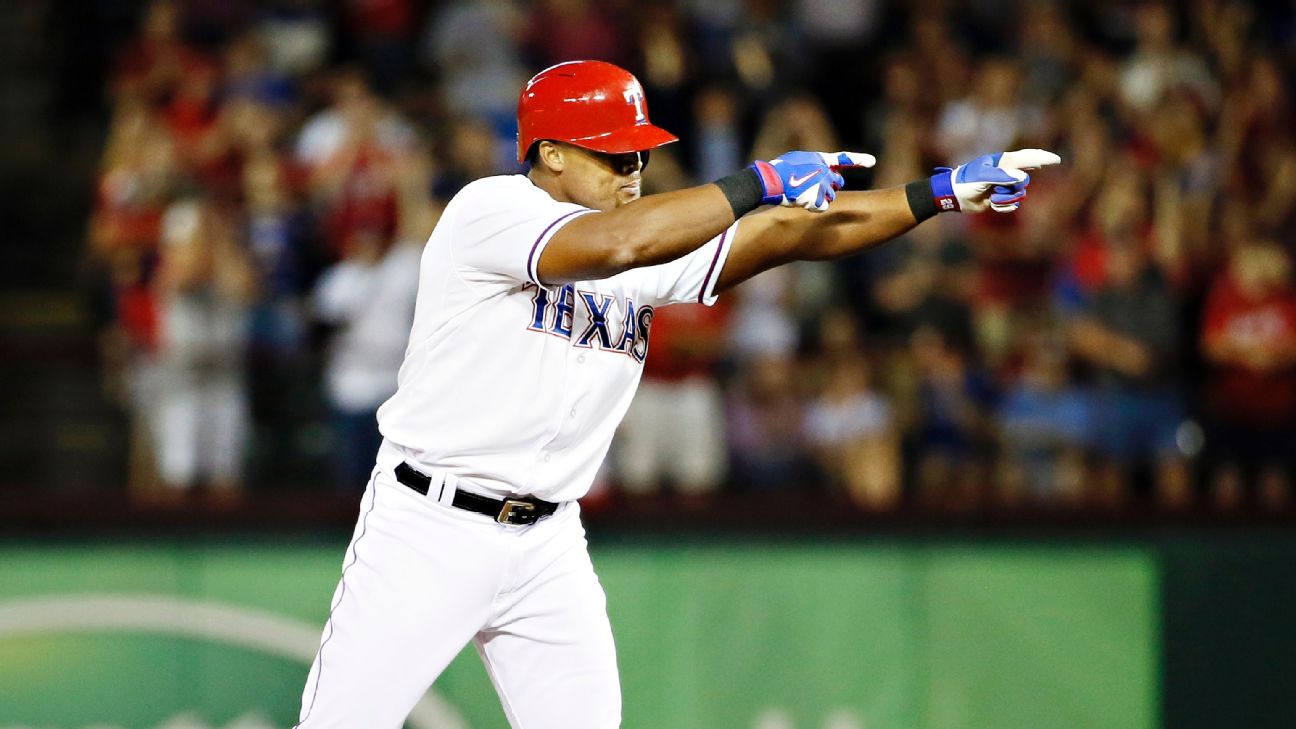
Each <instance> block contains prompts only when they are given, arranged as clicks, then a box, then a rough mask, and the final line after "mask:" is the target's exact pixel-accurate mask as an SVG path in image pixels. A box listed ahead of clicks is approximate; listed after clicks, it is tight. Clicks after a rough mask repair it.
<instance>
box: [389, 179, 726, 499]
mask: <svg viewBox="0 0 1296 729" xmlns="http://www.w3.org/2000/svg"><path fill="white" fill-rule="evenodd" d="M592 212H595V211H593V210H591V209H589V208H585V207H582V206H579V205H575V204H572V203H563V202H558V201H556V200H554V199H553V198H552V197H550V196H549V194H548V193H546V192H545V191H544V190H541V189H540V188H538V187H536V186H535V185H534V184H533V183H532V182H531V181H530V180H529V179H527V178H526V177H525V176H523V175H507V176H498V177H488V178H485V179H482V180H478V181H476V182H473V183H471V184H469V185H468V186H467V187H465V188H464V189H463V190H462V191H460V192H459V194H457V195H455V197H454V198H453V199H452V200H451V201H450V203H449V204H448V205H447V206H446V209H445V212H444V213H443V215H442V217H441V220H440V222H438V223H437V226H436V229H435V230H434V231H433V232H432V236H431V238H430V239H429V240H428V244H427V247H426V248H425V249H424V251H423V256H422V260H421V263H420V278H419V289H418V303H417V305H416V308H415V314H414V326H413V328H412V330H411V332H410V341H409V345H408V347H407V349H406V352H405V360H404V362H403V364H402V365H401V368H400V375H399V378H398V381H397V382H398V386H397V391H396V394H395V395H393V396H392V397H391V399H389V400H388V401H387V402H386V403H385V404H384V405H383V406H382V408H381V409H379V411H378V422H379V427H380V428H381V430H382V433H383V435H384V436H385V437H386V438H387V440H388V442H389V443H392V444H395V445H397V446H399V447H400V448H402V449H404V450H405V452H406V453H407V455H408V456H409V459H410V460H411V461H412V462H411V465H412V466H414V467H415V468H418V467H420V466H421V467H422V468H423V469H427V470H436V469H440V470H444V471H448V472H450V473H452V474H454V475H456V476H458V477H459V479H460V484H461V487H463V486H465V485H468V487H469V489H470V490H476V491H480V492H482V493H484V494H487V495H497V496H502V495H505V494H513V495H530V496H535V497H537V498H541V499H546V500H550V501H567V500H570V499H577V498H580V497H581V496H583V495H584V494H585V493H586V491H588V489H589V486H590V484H591V483H592V481H593V480H594V476H595V473H596V472H597V470H598V468H599V466H600V464H601V463H602V461H603V458H604V457H605V456H606V454H607V450H608V447H609V445H610V444H611V442H612V436H613V434H614V432H615V431H616V428H617V425H618V424H619V423H620V422H621V419H622V417H623V416H624V415H625V412H626V409H627V408H628V407H629V405H630V401H631V399H632V398H633V397H634V392H635V388H636V387H637V385H638V382H639V377H640V374H641V373H642V371H643V361H644V357H645V356H646V355H647V351H648V340H649V333H650V329H651V326H652V318H653V310H654V307H657V306H662V305H665V304H673V303H679V302H686V301H695V302H701V303H704V304H707V305H711V304H713V303H714V302H715V293H714V288H715V285H716V281H717V279H718V278H719V275H720V270H721V269H722V268H723V266H724V263H725V258H726V257H727V256H728V253H729V248H730V245H731V243H732V241H733V234H734V230H735V228H736V226H737V223H735V224H734V225H733V226H731V227H730V228H729V229H728V230H726V231H725V232H723V233H722V234H721V235H719V236H717V237H716V238H714V239H712V240H711V241H709V242H708V243H706V244H705V245H703V246H702V247H700V248H698V249H696V250H695V251H693V252H692V253H689V254H687V255H685V256H683V257H681V258H679V259H677V260H675V261H672V262H669V263H665V264H662V265H658V266H650V267H645V268H638V269H633V270H630V271H626V272H624V273H621V274H618V275H616V276H612V277H610V278H607V279H603V280H600V281H586V282H579V283H575V284H568V285H565V286H545V285H543V284H541V283H540V282H539V281H538V279H537V275H536V266H537V264H538V261H539V259H540V255H541V253H542V252H543V251H544V248H545V246H546V245H547V244H548V242H549V241H550V240H551V239H552V238H553V236H554V234H555V233H556V232H557V231H558V230H559V229H560V228H561V226H562V225H564V224H565V223H567V222H569V221H571V220H573V219H575V218H576V217H578V216H580V215H586V214H589V213H592ZM465 481H466V482H467V483H465Z"/></svg>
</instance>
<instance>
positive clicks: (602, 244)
mask: <svg viewBox="0 0 1296 729" xmlns="http://www.w3.org/2000/svg"><path fill="white" fill-rule="evenodd" d="M674 141H676V137H675V136H674V135H672V134H670V133H669V132H667V131H665V130H664V129H661V128H659V127H656V126H654V125H653V124H652V123H650V122H649V120H648V109H647V106H646V103H645V100H644V94H643V89H642V87H641V86H640V85H639V82H638V81H637V80H636V79H635V78H634V76H632V75H631V74H630V73H628V72H626V71H625V70H623V69H621V68H618V67H616V66H613V65H610V64H607V63H602V62H596V61H576V62H571V63H563V64H559V65H557V66H553V67H552V68H548V69H546V70H544V71H542V72H540V73H539V74H537V75H536V76H535V77H534V78H532V79H531V80H530V81H529V82H528V83H527V85H526V87H525V88H524V89H523V91H522V93H521V97H520V98H519V100H518V156H519V161H522V160H525V161H527V162H529V163H530V170H529V172H528V173H527V174H525V175H504V176H498V177H488V178H485V179H481V180H477V181H476V182H473V183H471V184H469V185H468V186H466V187H465V188H464V189H463V190H462V191H460V192H459V194H457V195H456V196H455V197H454V198H453V199H452V200H451V201H450V203H449V204H448V205H447V206H446V208H445V212H444V213H443V215H442V217H441V219H440V222H439V223H438V224H437V226H436V229H435V230H434V231H433V232H432V236H431V238H430V239H429V240H428V243H427V246H426V248H425V250H424V252H423V256H422V260H421V263H420V280H419V289H418V302H417V305H416V311H415V318H414V325H413V328H412V330H411V332H410V339H409V345H408V347H407V349H406V353H405V360H404V363H403V364H402V366H401V369H400V375H399V378H398V389H397V392H396V394H395V395H393V396H392V397H391V399H390V400H388V401H387V402H386V403H385V404H384V405H383V406H382V408H381V409H380V410H379V412H378V422H379V426H380V428H381V430H382V433H383V436H384V441H383V445H382V447H381V449H380V450H379V453H378V459H377V466H376V467H375V468H374V470H373V473H372V475H371V476H370V479H369V484H368V487H367V489H366V491H365V495H364V498H363V499H362V501H361V505H360V516H359V519H358V521H357V524H356V529H355V534H354V536H353V537H352V540H351V544H350V546H349V547H348V548H347V551H346V554H345V557H344V559H343V567H342V577H341V580H340V582H339V584H338V587H337V590H336V592H335V593H334V596H333V602H332V609H331V611H330V613H329V618H328V622H327V623H326V624H325V626H324V633H323V637H322V639H321V641H320V649H319V653H318V654H317V655H316V658H315V661H314V664H313V665H312V667H311V670H310V674H309V676H308V678H307V680H306V687H305V690H304V692H303V694H302V707H301V715H300V721H299V723H298V726H299V727H302V729H324V728H325V727H330V728H342V727H344V728H346V729H394V728H396V727H400V726H401V724H402V722H403V721H404V719H405V717H406V715H407V714H408V713H409V711H410V710H411V709H412V708H413V706H414V705H415V704H416V703H417V702H418V700H419V699H420V698H421V697H422V695H423V694H424V692H425V691H426V690H427V689H428V687H429V686H430V685H431V684H432V683H433V681H434V680H435V679H436V678H437V676H438V675H439V674H440V673H441V671H442V670H444V668H445V667H446V665H447V664H448V663H449V662H450V660H451V659H452V658H454V657H455V655H456V654H458V653H459V651H460V649H461V648H463V646H465V645H466V644H468V643H469V642H471V643H472V644H473V645H474V646H475V647H476V648H477V651H478V653H479V654H480V655H481V658H482V661H483V662H484V663H485V665H486V669H487V673H488V674H489V675H490V678H491V680H492V681H493V682H494V685H495V688H496V690H497V692H498V694H499V697H500V701H501V703H502V704H503V707H504V712H505V714H506V715H507V716H508V721H509V723H510V725H511V726H513V727H517V728H525V729H608V728H610V727H617V726H619V725H620V722H621V692H620V688H619V685H618V679H617V666H616V656H615V652H614V649H613V644H612V631H611V628H610V626H609V623H608V618H607V614H606V610H605V598H604V594H603V590H602V588H601V587H600V586H599V582H598V578H597V577H596V576H595V574H594V570H593V568H592V566H591V564H590V560H589V556H588V554H587V552H586V544H585V533H584V529H583V528H582V526H581V522H580V507H579V506H578V505H577V503H576V500H577V499H579V498H580V497H581V496H582V495H584V494H585V492H586V490H587V489H588V487H589V485H590V483H591V481H592V480H593V478H594V475H595V472H596V471H597V469H598V468H599V465H600V463H601V462H602V461H603V458H604V455H605V454H606V453H607V450H608V446H609V444H610V443H611V440H612V434H613V431H614V430H615V429H616V427H617V424H618V423H619V422H620V420H621V418H622V416H623V415H624V414H625V412H626V409H627V407H628V406H629V405H630V400H631V398H632V397H633V396H634V392H635V387H636V385H637V384H638V381H639V376H640V372H641V371H642V369H643V361H644V357H645V356H646V354H647V352H648V342H649V335H650V332H651V329H652V321H653V312H654V311H655V310H656V309H657V307H660V306H666V305H669V304H674V303H679V302H686V301H695V302H701V303H703V304H708V305H710V304H713V303H714V302H715V300H716V297H717V296H718V295H719V294H720V293H721V292H722V291H725V290H726V289H729V288H731V287H733V286H734V285H736V284H738V283H740V282H742V281H744V280H746V279H748V278H750V277H751V276H753V275H755V274H757V273H759V272H760V271H762V270H765V269H768V268H770V267H773V266H777V265H779V264H781V263H785V262H788V261H792V260H796V259H829V258H835V257H838V256H844V255H849V254H852V253H857V252H859V251H862V250H865V249H867V248H869V247H871V246H874V245H877V244H879V243H881V242H883V241H886V240H888V239H890V238H893V237H895V236H897V235H899V234H901V233H904V232H905V231H907V230H909V229H910V228H912V227H913V226H915V225H917V224H918V223H919V222H921V221H922V220H925V219H927V218H929V217H932V216H934V215H936V214H937V213H939V212H944V211H964V212H976V211H981V210H984V209H986V208H993V209H995V210H999V211H1009V210H1014V209H1016V208H1017V206H1018V205H1019V204H1020V203H1021V201H1022V198H1023V197H1024V196H1025V194H1026V185H1027V184H1028V182H1029V177H1028V176H1027V174H1026V172H1025V170H1028V169H1033V168H1036V167H1040V166H1043V165H1048V164H1055V163H1057V162H1058V161H1059V159H1058V157H1057V156H1056V155H1054V154H1052V153H1049V152H1044V151H1041V150H1022V151H1018V152H1008V153H1003V154H995V155H986V156H983V157H979V158H977V159H975V160H973V161H971V162H969V163H967V164H965V165H961V166H959V167H957V168H954V169H952V170H951V169H943V168H942V169H940V170H938V171H937V174H936V175H935V176H934V177H931V178H930V179H923V180H919V181H916V182H913V183H910V184H909V185H907V186H904V187H897V188H893V189H886V190H874V191H864V192H839V190H840V189H841V187H842V186H843V179H842V176H841V175H840V174H839V172H838V169H839V168H841V167H848V166H870V165H872V164H873V161H874V160H873V157H871V156H870V155H867V154H854V153H845V152H841V153H831V154H828V153H820V152H790V153H788V154H784V155H782V156H781V157H778V158H777V159H774V160H769V161H757V162H755V163H753V164H752V165H751V166H750V167H748V168H746V169H744V170H741V171H739V172H736V173H734V174H733V175H730V176H728V177H725V178H723V179H720V180H717V181H716V182H714V183H710V184H706V185H701V186H699V187H694V188H690V189H687V190H680V191H676V192H669V193H664V194H660V195H651V196H648V197H644V198H640V179H641V173H642V171H643V167H644V165H645V164H646V163H647V162H648V154H649V150H652V149H654V148H656V147H660V146H661V145H664V144H668V143H670V142H674ZM766 206H769V207H766Z"/></svg>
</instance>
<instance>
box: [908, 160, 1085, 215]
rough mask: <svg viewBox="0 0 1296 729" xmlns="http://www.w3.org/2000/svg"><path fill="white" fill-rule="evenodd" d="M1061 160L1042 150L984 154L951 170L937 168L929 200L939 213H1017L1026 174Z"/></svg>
mask: <svg viewBox="0 0 1296 729" xmlns="http://www.w3.org/2000/svg"><path fill="white" fill-rule="evenodd" d="M1061 161H1062V158H1061V157H1059V156H1057V155H1056V154H1054V153H1052V152H1049V151H1048V150H1044V149H1019V150H1016V151H1014V152H999V153H997V154H984V155H981V156H980V157H977V158H976V159H974V160H972V161H971V162H968V163H966V164H961V165H959V166H958V167H955V168H954V169H952V170H951V169H950V168H948V167H939V168H937V170H936V174H935V175H933V176H932V178H931V187H932V197H934V198H935V200H936V207H937V209H938V210H940V211H941V212H964V213H979V212H981V211H983V210H985V209H986V208H989V209H991V210H994V211H995V212H999V213H1009V212H1012V211H1014V210H1016V209H1017V208H1018V207H1019V206H1020V205H1021V201H1022V200H1023V199H1024V198H1025V197H1026V187H1027V186H1028V185H1030V175H1029V174H1027V173H1026V170H1036V169H1039V168H1041V167H1048V166H1049V165H1055V164H1059V163H1060V162H1061Z"/></svg>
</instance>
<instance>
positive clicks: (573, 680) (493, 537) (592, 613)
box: [297, 446, 621, 729]
mask: <svg viewBox="0 0 1296 729" xmlns="http://www.w3.org/2000/svg"><path fill="white" fill-rule="evenodd" d="M390 452H391V451H390V449H389V447H387V446H385V447H384V449H383V454H381V455H380V458H379V467H378V468H376V469H375V470H374V474H373V476H372V477H371V478H370V481H369V486H368V488H367V489H366V491H365V495H364V499H363V500H362V501H361V505H360V517H359V520H358V522H357V524H356V530H355V534H354V536H353V537H352V538H351V544H350V546H349V547H348V548H347V551H346V556H345V558H344V560H343V569H342V579H341V580H340V582H339V584H338V587H337V590H336V592H335V593H334V595H333V603H332V610H331V611H330V613H329V619H328V622H327V624H326V625H325V626H324V634H323V637H322V638H321V640H320V650H319V653H318V654H316V657H315V662H314V665H312V666H311V670H310V674H309V676H308V677H307V679H306V688H305V691H304V692H303V693H302V708H301V715H300V721H299V723H298V725H297V726H298V727H300V728H301V729H399V728H400V727H401V726H402V725H403V723H404V721H405V718H406V716H407V715H408V714H409V712H410V710H411V709H412V708H413V707H414V705H415V703H417V702H418V700H419V699H420V698H422V696H423V694H424V693H425V692H426V691H427V689H428V687H430V686H431V685H432V682H433V681H435V680H436V678H437V676H438V675H440V673H441V672H442V671H443V670H444V669H445V667H446V666H447V665H448V664H449V663H450V661H451V660H452V659H453V658H454V657H455V656H456V655H457V654H458V653H459V651H460V650H461V649H462V648H463V647H464V646H465V645H467V643H468V642H469V641H472V642H473V644H474V645H475V646H476V647H477V651H478V653H479V654H480V655H481V657H482V661H483V662H484V663H485V664H486V669H487V673H488V674H489V675H490V677H491V680H492V681H493V682H494V684H495V689H496V691H497V692H498V693H499V697H500V702H501V703H502V704H503V707H504V713H505V714H506V715H507V717H508V721H509V724H510V725H511V726H512V727H514V729H613V728H615V727H619V726H620V723H621V689H620V684H619V680H618V677H617V667H616V654H615V650H614V647H613V644H612V630H611V626H610V625H609V623H608V618H607V610H606V600H605V597H604V594H603V588H602V586H600V585H599V582H598V577H597V576H596V575H595V574H594V568H593V565H591V563H590V560H589V554H588V552H587V550H586V542H585V530H584V528H583V527H582V526H581V523H580V508H579V506H578V505H577V504H575V503H570V504H566V505H564V506H562V507H561V508H559V510H558V511H557V512H556V513H555V514H553V515H552V516H550V517H548V518H546V519H542V520H540V521H539V522H537V523H536V524H534V525H531V526H508V525H503V524H498V523H496V522H495V521H494V520H493V519H492V518H491V517H488V516H484V515H481V514H475V513H473V512H469V511H464V510H462V509H457V508H455V507H453V506H450V505H449V497H450V494H445V495H444V496H443V497H442V498H441V500H440V501H439V500H438V493H437V489H435V488H434V489H432V491H431V492H430V493H429V495H428V496H426V497H425V496H422V495H420V494H419V493H417V492H415V491H413V490H411V489H409V488H407V487H405V486H403V485H401V484H400V483H399V482H398V481H396V478H395V476H394V475H393V471H392V469H393V468H394V465H395V464H394V463H392V464H385V463H384V461H386V460H390V459H389V458H384V457H383V456H386V455H387V454H389V453H390ZM452 490H453V489H447V491H452ZM442 502H444V503H442Z"/></svg>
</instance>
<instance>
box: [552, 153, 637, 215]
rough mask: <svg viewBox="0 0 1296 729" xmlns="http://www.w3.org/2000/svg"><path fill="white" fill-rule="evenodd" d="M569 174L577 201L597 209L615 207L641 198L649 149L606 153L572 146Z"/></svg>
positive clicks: (568, 156)
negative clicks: (571, 173) (570, 172)
mask: <svg viewBox="0 0 1296 729" xmlns="http://www.w3.org/2000/svg"><path fill="white" fill-rule="evenodd" d="M567 151H568V152H569V154H567V155H566V158H567V165H568V166H569V170H570V171H574V172H576V174H574V175H570V176H566V177H568V181H569V182H570V184H571V186H572V187H571V188H569V193H570V194H571V196H572V199H573V201H574V202H577V203H580V204H582V205H586V206H588V207H591V208H595V209H597V210H611V209H612V208H616V207H620V206H622V205H625V204H626V203H628V202H633V201H634V200H638V199H639V195H640V194H641V185H642V181H643V168H644V165H646V164H648V153H647V152H627V153H625V154H606V153H603V152H594V151H591V150H588V149H581V148H580V147H574V146H568V147H567Z"/></svg>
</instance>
